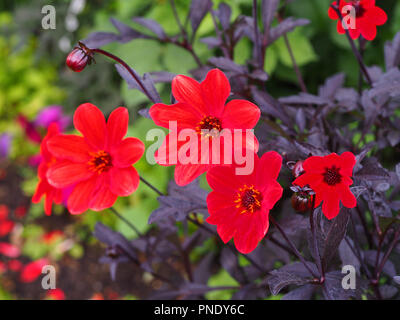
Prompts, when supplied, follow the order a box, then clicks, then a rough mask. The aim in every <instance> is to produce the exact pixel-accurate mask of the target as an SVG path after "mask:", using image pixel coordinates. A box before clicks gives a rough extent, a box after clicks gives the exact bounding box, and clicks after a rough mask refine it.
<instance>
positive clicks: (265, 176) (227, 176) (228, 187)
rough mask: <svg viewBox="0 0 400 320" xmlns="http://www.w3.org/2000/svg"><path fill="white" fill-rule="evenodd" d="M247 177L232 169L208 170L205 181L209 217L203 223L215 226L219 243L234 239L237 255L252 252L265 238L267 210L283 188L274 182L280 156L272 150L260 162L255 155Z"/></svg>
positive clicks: (279, 167)
mask: <svg viewBox="0 0 400 320" xmlns="http://www.w3.org/2000/svg"><path fill="white" fill-rule="evenodd" d="M254 160H255V162H254V170H253V173H252V174H251V175H247V176H240V175H236V174H235V166H229V167H228V166H224V167H222V166H220V167H214V168H212V169H210V170H209V171H208V173H207V181H208V183H209V185H210V187H211V188H212V189H213V191H212V192H211V193H210V194H209V195H208V197H207V207H208V211H209V213H210V216H209V217H208V218H207V222H208V223H210V224H214V225H217V231H218V234H219V235H220V237H221V239H222V241H223V242H224V243H227V242H228V241H229V240H230V239H231V238H234V241H235V246H236V248H237V249H238V250H239V251H240V252H241V253H250V252H251V251H253V250H254V249H255V248H256V247H257V245H258V243H259V242H260V240H261V239H262V238H263V237H264V236H265V235H266V233H267V231H268V227H269V219H268V217H269V211H270V210H271V209H272V208H273V207H274V205H275V203H276V202H277V201H278V200H279V199H280V198H281V197H282V192H283V189H282V187H281V186H280V184H279V183H278V182H277V180H276V179H277V178H278V175H279V171H280V169H281V165H282V157H281V156H280V155H279V154H278V153H276V152H275V151H270V152H267V153H265V154H264V155H263V156H262V157H261V159H259V158H258V156H257V155H255V159H254Z"/></svg>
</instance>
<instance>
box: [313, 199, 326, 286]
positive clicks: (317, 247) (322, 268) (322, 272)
mask: <svg viewBox="0 0 400 320" xmlns="http://www.w3.org/2000/svg"><path fill="white" fill-rule="evenodd" d="M314 213H315V196H313V200H312V210H311V213H310V228H311V233H312V238H313V247H314V253H315V259H316V260H317V267H318V270H319V272H320V274H321V279H320V281H321V283H322V282H323V280H324V279H325V270H324V267H323V265H322V258H321V255H320V253H319V246H318V242H317V230H316V228H315V220H314Z"/></svg>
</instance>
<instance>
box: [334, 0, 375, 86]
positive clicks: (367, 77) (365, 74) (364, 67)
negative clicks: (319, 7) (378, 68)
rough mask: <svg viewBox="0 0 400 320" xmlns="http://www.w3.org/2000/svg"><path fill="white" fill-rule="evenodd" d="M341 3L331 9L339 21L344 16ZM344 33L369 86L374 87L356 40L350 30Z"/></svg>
mask: <svg viewBox="0 0 400 320" xmlns="http://www.w3.org/2000/svg"><path fill="white" fill-rule="evenodd" d="M339 2H340V1H339V0H338V1H337V4H336V5H333V4H332V5H331V8H332V9H333V10H335V11H336V13H337V15H338V16H339V20H340V21H343V15H342V13H341V12H340V10H339ZM344 31H345V32H346V37H347V39H348V40H349V43H350V46H351V49H352V50H353V53H354V55H355V57H356V59H357V61H358V64H359V65H360V68H361V70H362V72H363V74H364V76H365V78H366V79H367V82H368V84H369V85H370V86H371V85H372V81H371V77H370V76H369V74H368V71H367V68H366V66H365V64H364V61H363V58H362V56H361V54H360V52H359V51H358V49H357V47H356V45H355V43H354V40H353V39H352V38H351V36H350V33H349V30H348V29H346V28H344Z"/></svg>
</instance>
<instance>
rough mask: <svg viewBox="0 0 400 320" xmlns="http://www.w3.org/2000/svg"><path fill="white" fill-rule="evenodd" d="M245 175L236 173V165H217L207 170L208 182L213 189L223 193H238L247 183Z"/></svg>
mask: <svg viewBox="0 0 400 320" xmlns="http://www.w3.org/2000/svg"><path fill="white" fill-rule="evenodd" d="M245 179H246V178H245V176H238V175H236V174H235V167H233V166H229V167H222V166H216V167H213V168H211V169H210V170H209V171H208V172H207V182H208V184H209V185H210V187H211V189H213V190H215V191H218V192H221V193H227V194H231V193H236V192H237V191H238V190H239V189H240V188H241V187H243V185H244V184H245V183H246V180H245Z"/></svg>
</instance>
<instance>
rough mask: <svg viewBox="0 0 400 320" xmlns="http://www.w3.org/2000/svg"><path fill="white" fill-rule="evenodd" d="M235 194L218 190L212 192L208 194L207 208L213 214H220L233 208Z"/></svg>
mask: <svg viewBox="0 0 400 320" xmlns="http://www.w3.org/2000/svg"><path fill="white" fill-rule="evenodd" d="M234 201H235V195H234V194H233V193H232V194H223V193H220V192H217V191H213V192H210V193H209V194H208V196H207V208H208V211H209V213H210V214H211V215H215V216H217V215H218V212H219V211H221V210H223V209H227V208H231V209H232V208H233V207H234V206H235V202H234Z"/></svg>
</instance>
